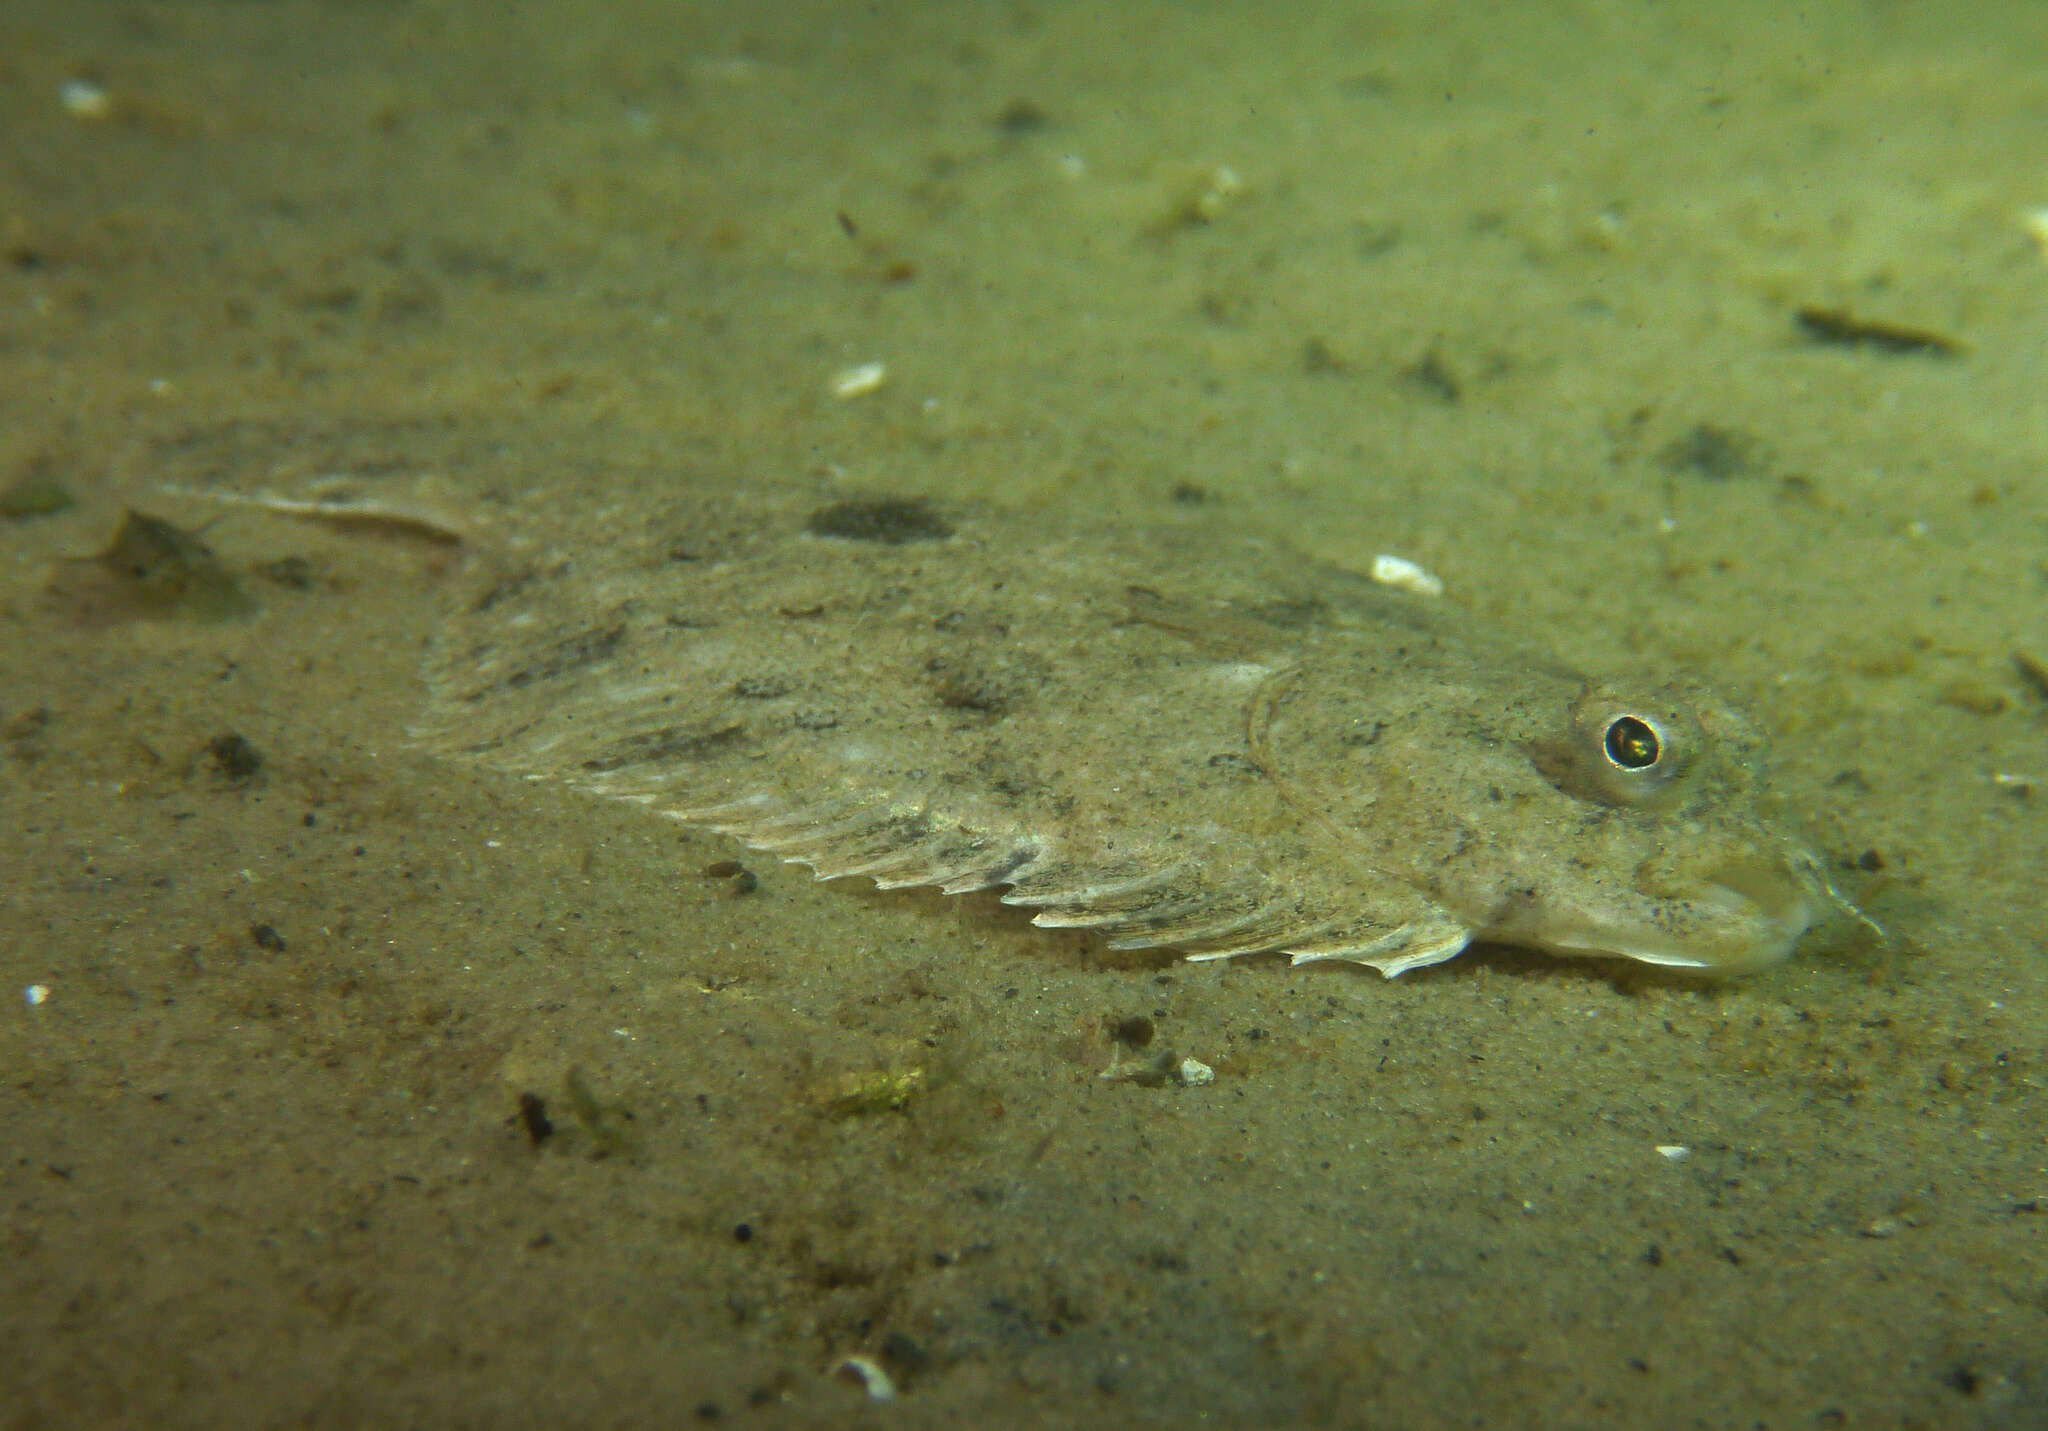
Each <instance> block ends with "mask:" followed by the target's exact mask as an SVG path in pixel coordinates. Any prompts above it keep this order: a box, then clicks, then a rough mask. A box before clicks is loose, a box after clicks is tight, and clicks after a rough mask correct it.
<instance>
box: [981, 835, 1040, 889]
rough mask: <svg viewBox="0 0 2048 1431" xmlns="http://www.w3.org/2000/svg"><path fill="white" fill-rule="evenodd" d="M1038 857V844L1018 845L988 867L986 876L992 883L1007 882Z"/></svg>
mask: <svg viewBox="0 0 2048 1431" xmlns="http://www.w3.org/2000/svg"><path fill="white" fill-rule="evenodd" d="M1037 859H1038V846H1036V845H1019V846H1017V848H1016V849H1014V850H1012V851H1010V852H1009V853H1008V854H1007V855H1004V856H1003V857H1002V858H1001V859H999V860H997V861H996V862H995V863H994V864H992V865H990V866H989V867H988V871H987V874H986V878H987V880H988V882H989V883H990V884H992V885H994V884H1008V883H1010V881H1011V880H1012V879H1014V878H1015V877H1016V876H1017V875H1019V874H1021V873H1022V872H1023V871H1024V870H1026V869H1028V868H1029V867H1030V866H1031V865H1032V863H1033V862H1034V861H1036V860H1037Z"/></svg>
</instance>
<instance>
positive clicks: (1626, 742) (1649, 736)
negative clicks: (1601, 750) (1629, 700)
mask: <svg viewBox="0 0 2048 1431" xmlns="http://www.w3.org/2000/svg"><path fill="white" fill-rule="evenodd" d="M1660 753H1661V747H1660V746H1659V745H1658V744H1657V732H1656V731H1654V730H1652V729H1651V728H1650V723H1649V722H1648V721H1644V720H1637V719H1636V718H1635V717H1634V716H1622V717H1621V718H1620V719H1618V720H1616V721H1615V722H1614V723H1613V724H1612V725H1610V726H1608V727H1607V758H1608V759H1609V760H1611V761H1613V762H1614V763H1615V764H1616V765H1619V766H1620V767H1621V768H1622V769H1623V770H1647V769H1649V768H1650V767H1651V766H1652V765H1655V764H1656V763H1657V757H1658V755H1659V754H1660Z"/></svg>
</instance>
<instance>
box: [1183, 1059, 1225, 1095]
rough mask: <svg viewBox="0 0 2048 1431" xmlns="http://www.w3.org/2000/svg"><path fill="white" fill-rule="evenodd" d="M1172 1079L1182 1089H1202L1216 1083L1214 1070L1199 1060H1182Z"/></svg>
mask: <svg viewBox="0 0 2048 1431" xmlns="http://www.w3.org/2000/svg"><path fill="white" fill-rule="evenodd" d="M1174 1077H1175V1078H1177V1079H1178V1080H1179V1081H1180V1086H1181V1087H1183V1088H1202V1087H1205V1086H1207V1085H1208V1084H1211V1083H1214V1082H1215V1081H1216V1070H1215V1069H1213V1068H1211V1067H1209V1065H1208V1064H1206V1063H1204V1062H1202V1060H1200V1059H1199V1058H1184V1059H1182V1060H1181V1061H1180V1068H1179V1069H1178V1070H1176V1072H1175V1074H1174Z"/></svg>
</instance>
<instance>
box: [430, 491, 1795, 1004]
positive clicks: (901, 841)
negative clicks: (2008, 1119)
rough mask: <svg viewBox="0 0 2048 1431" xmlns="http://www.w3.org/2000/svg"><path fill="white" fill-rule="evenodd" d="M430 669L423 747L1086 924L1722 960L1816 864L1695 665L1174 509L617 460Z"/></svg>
mask: <svg viewBox="0 0 2048 1431" xmlns="http://www.w3.org/2000/svg"><path fill="white" fill-rule="evenodd" d="M431 676H432V686H433V692H434V696H433V703H432V711H431V714H430V716H429V718H428V719H427V720H426V721H425V722H424V724H423V725H422V727H421V730H420V732H419V734H420V735H421V737H422V738H423V739H424V740H425V741H426V743H427V744H429V745H430V746H431V747H433V748H435V749H438V750H441V751H444V752H447V753H450V754H456V755H460V756H463V757H466V758H469V759H473V760H477V761H481V762H483V763H485V764H487V765H490V766H494V767H497V768H501V769H505V770H509V771H513V772H516V773H518V774H520V775H523V776H528V777H532V778H542V779H553V780H559V781H564V782H567V783H569V784H571V785H574V786H577V787H579V788H582V789H585V790H589V791H592V792H594V793H597V794H601V795H606V796H610V797H614V798H618V799H624V800H630V801H633V802H636V803H639V804H642V805H644V806H647V807H648V808H650V809H652V810H655V811H658V812H660V813H662V814H664V815H667V816H670V817H672V818H675V819H678V820H681V821H684V822H686V823H689V824H692V825H696V826H700V827H704V828H708V829H712V830H716V831H719V832H722V833H724V834H727V835H730V836H733V837H735V838H737V839H739V840H742V841H744V842H746V843H747V844H749V845H751V846H753V847H755V848H758V849H762V850H767V851H771V852H773V853H775V854H777V855H779V856H781V857H783V858H785V859H788V860H793V861H800V862H802V863H804V864H807V865H809V866H811V867H812V868H813V869H814V870H815V871H816V873H817V875H818V877H819V878H821V879H837V878H843V877H851V876H863V877H865V878H868V879H870V880H872V881H874V882H875V883H876V884H877V885H880V886H882V887H884V888H895V887H904V886H916V885H929V886H936V887H938V888H940V889H942V890H945V891H947V892H949V893H962V892H966V891H970V890H978V889H999V890H1001V891H1002V895H1001V897H1002V898H1003V899H1004V900H1005V901H1006V902H1007V903H1010V904H1013V905H1018V906H1022V907H1024V908H1026V909H1029V910H1031V911H1032V914H1033V919H1034V921H1035V922H1036V923H1038V924H1040V925H1044V926H1048V927H1060V928H1085V929H1092V930H1096V931H1099V932H1100V934H1101V935H1102V936H1103V937H1104V938H1106V939H1107V940H1109V941H1110V942H1111V943H1112V944H1113V945H1115V946H1116V947H1120V948H1147V947H1161V948H1173V949H1177V950H1180V951H1182V952H1184V953H1186V954H1188V955H1189V956H1191V957H1194V958H1223V957H1229V956H1232V955H1238V954H1247V953H1257V952H1265V951H1277V952H1284V953H1286V954H1289V955H1290V956H1292V958H1293V959H1294V960H1295V961H1296V962H1306V961H1314V960H1348V961H1352V962H1356V963H1361V964H1367V965H1371V966H1373V967H1376V968H1378V969H1380V970H1381V971H1383V972H1384V973H1386V974H1388V975H1390V976H1391V975H1395V974H1400V973H1402V972H1404V971H1406V970H1409V969H1414V968H1417V967H1421V966H1424V965H1428V964H1434V963H1438V962H1441V961H1443V960H1446V959H1449V958H1452V957H1453V956H1455V955H1456V954H1457V953H1458V952H1460V951H1461V950H1463V949H1464V948H1465V947H1467V945H1468V944H1470V943H1472V942H1474V941H1479V940H1486V941H1500V942H1506V943H1511V944H1518V945H1523V946H1527V947H1532V948H1537V949H1543V950H1548V951H1551V952H1554V953H1558V954H1565V955H1574V956H1576V955H1600V956H1611V957H1618V958H1625V959H1633V960H1639V961H1642V962H1646V963H1650V964H1657V965H1662V966H1666V967H1672V968H1681V969H1690V970H1696V971H1700V972H1703V973H1736V972H1742V971H1745V970H1750V969H1755V968H1759V967H1763V966H1765V965H1768V964H1771V963H1774V962H1776V961H1778V960H1781V959H1783V958H1785V957H1786V956H1787V955H1788V954H1789V953H1790V952H1791V950H1792V948H1793V946H1794V944H1795V943H1796V942H1797V940H1798V939H1799V937H1800V935H1801V934H1802V933H1803V932H1804V931H1805V930H1806V929H1807V928H1808V927H1809V926H1810V925H1811V924H1812V923H1813V922H1814V921H1815V919H1816V918H1817V917H1818V916H1819V915H1820V914H1821V913H1822V912H1823V910H1824V909H1825V908H1826V906H1827V905H1828V903H1829V902H1830V900H1831V899H1832V898H1834V896H1833V895H1832V891H1831V890H1830V889H1829V888H1828V885H1827V881H1826V879H1825V877H1824V876H1823V875H1822V873H1821V872H1820V866H1819V864H1818V862H1817V861H1816V860H1815V859H1814V858H1813V856H1812V855H1810V854H1808V853H1807V852H1806V851H1805V850H1804V849H1803V848H1802V847H1800V846H1799V845H1798V844H1797V843H1795V842H1794V841H1792V840H1790V839H1789V838H1787V837H1786V836H1784V835H1782V834H1781V833H1779V832H1778V831H1777V830H1775V829H1774V828H1772V827H1771V826H1770V825H1769V824H1768V823H1767V822H1766V821H1765V820H1764V819H1763V818H1762V816H1761V815H1760V814H1759V807H1760V801H1761V798H1762V797H1761V771H1762V755H1763V744H1762V740H1761V737H1760V736H1759V735H1758V734H1757V732H1756V731H1755V729H1754V728H1753V727H1751V726H1750V725H1749V723H1748V722H1747V721H1745V720H1744V719H1743V718H1741V717H1740V716H1739V715H1738V714H1736V713H1735V712H1734V711H1732V710H1730V709H1729V708H1727V707H1725V706H1723V705H1722V704H1721V703H1719V702H1718V701H1715V700H1714V699H1712V698H1711V697H1710V696H1707V695H1705V694H1704V693H1702V692H1699V691H1697V690H1692V689H1688V688H1685V687H1682V686H1679V685H1675V684H1668V683H1667V684H1658V685H1654V686H1648V687H1644V688H1641V689H1636V688H1632V687H1628V686H1624V685H1616V684H1611V683H1607V682H1602V681H1596V680H1592V679H1588V678H1587V677H1584V676H1581V675H1579V674H1577V673H1575V672H1573V671H1572V670H1570V669H1568V668H1567V667H1565V666H1563V665H1562V664H1560V663H1559V662H1557V661H1556V660H1555V659H1553V658H1552V657H1550V656H1548V655H1547V654H1545V653H1544V652H1542V651H1541V650H1540V649H1538V648H1536V647H1534V646H1533V645H1531V644H1530V643H1528V642H1526V641H1524V640H1522V639H1519V638H1517V637H1515V636H1513V635H1511V634H1507V633H1503V632H1500V631H1497V630H1495V629H1493V628H1491V627H1489V626H1487V625H1486V624H1485V623H1483V622H1481V621H1479V620H1478V619H1477V618H1475V617H1473V616H1472V615H1471V614H1470V613H1468V612H1465V611H1463V610H1461V609H1460V608H1459V607H1457V606H1456V605H1454V604H1452V603H1450V602H1448V601H1445V600H1442V599H1432V598H1430V597H1427V596H1422V595H1417V594H1415V593H1413V592H1410V591H1405V590H1396V589H1392V588H1389V587H1386V586H1383V585H1380V584H1377V583H1375V582H1373V581H1372V580H1370V579H1368V578H1366V577H1362V576H1359V575H1356V574H1354V573H1351V572H1348V571H1345V570H1341V569H1338V568H1333V567H1328V566H1322V565H1318V564H1315V563H1311V562H1307V561H1305V560H1303V559H1302V558H1301V557H1300V556H1299V555H1298V554H1295V553H1293V552H1290V551H1288V550H1285V549H1283V548H1281V547H1279V546H1276V545H1271V544H1263V543H1258V542H1250V541H1231V540H1225V541H1219V540H1218V539H1217V538H1216V537H1215V536H1214V535H1213V533H1210V532H1208V531H1204V530H1198V529H1193V528H1186V527H1180V528H1175V527H1165V528H1160V529H1156V530H1149V531H1147V530H1125V529H1116V528H1111V527H1108V526H1102V527H1097V526H1090V525H1082V524H1061V523H1058V522H1055V521H1052V520H1049V519H1047V518H1045V517H1042V516H1038V515H1025V514H1005V513H1001V512H997V511H994V510H990V509H984V508H978V507H971V506H964V505H945V504H937V503H931V502H925V501H920V500H914V499H892V498H875V497H855V498H849V499H841V500H836V501H835V500H830V499H821V498H819V497H817V496H816V495H815V494H808V493H804V492H802V491H798V490H788V491H777V490H774V489H751V488H750V489H738V490H732V491H722V492H705V491H701V490H700V491H693V492H689V493H686V494H675V493H664V494H661V496H660V500H650V499H649V494H647V493H644V492H643V493H638V494H637V495H636V494H633V493H627V494H622V495H620V496H619V497H618V498H616V499H615V500H614V501H613V502H612V503H611V504H610V505H608V506H606V507H605V508H602V509H595V510H592V511H589V512H586V513H583V514H580V515H579V516H576V517H574V518H573V519H565V520H564V521H562V522H560V523H558V524H556V525H554V526H552V527H536V528H535V530H534V531H533V532H532V533H531V534H530V535H529V537H528V538H527V539H526V540H525V541H524V542H519V543H513V544H512V550H511V551H510V553H509V554H508V555H507V556H506V557H505V558H504V559H502V560H499V561H497V562H495V563H494V564H493V566H492V570H491V571H490V572H489V573H488V575H487V578H486V579H485V581H484V582H483V583H482V584H481V586H480V587H479V589H478V591H477V592H476V593H475V594H474V596H472V597H471V598H470V599H468V600H467V601H466V602H465V603H464V604H463V606H462V608H461V609H460V610H459V611H458V612H457V613H456V614H455V615H454V616H453V617H452V618H451V620H450V621H449V622H448V624H447V628H446V630H445V632H444V635H443V637H442V640H441V642H440V644H439V647H438V650H437V652H436V654H435V656H434V658H433V662H432V671H431Z"/></svg>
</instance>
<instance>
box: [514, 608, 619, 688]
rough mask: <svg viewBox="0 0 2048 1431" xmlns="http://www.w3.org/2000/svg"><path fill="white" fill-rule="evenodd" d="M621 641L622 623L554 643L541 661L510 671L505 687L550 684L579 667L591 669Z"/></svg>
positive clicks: (581, 633) (611, 652) (616, 647)
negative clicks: (557, 677) (539, 683)
mask: <svg viewBox="0 0 2048 1431" xmlns="http://www.w3.org/2000/svg"><path fill="white" fill-rule="evenodd" d="M625 639H626V628H625V625H624V623H620V624H618V625H615V626H606V627H600V628H593V629H592V630H589V631H583V632H579V633H577V634H576V635H574V636H570V637H568V638H566V639H564V640H562V641H559V642H557V643H556V644H555V647H554V649H553V650H551V651H549V652H548V654H547V656H546V657H545V658H544V659H543V660H541V661H538V662H536V663H535V664H533V665H531V666H528V667H526V668H524V669H523V670H518V671H514V672H513V673H512V674H511V675H509V676H507V677H506V678H505V684H506V685H508V686H511V687H513V688H515V689H517V688H518V687H521V686H525V685H528V684H530V683H531V682H534V681H550V680H553V679H554V678H555V677H556V676H560V675H563V674H565V673H567V672H569V671H573V670H575V669H577V668H578V667H579V666H591V665H595V664H596V663H597V662H599V661H602V660H605V659H607V658H608V657H610V656H611V655H612V654H613V653H614V652H616V651H617V650H618V649H619V646H620V643H622V642H623V641H624V640H625Z"/></svg>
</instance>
